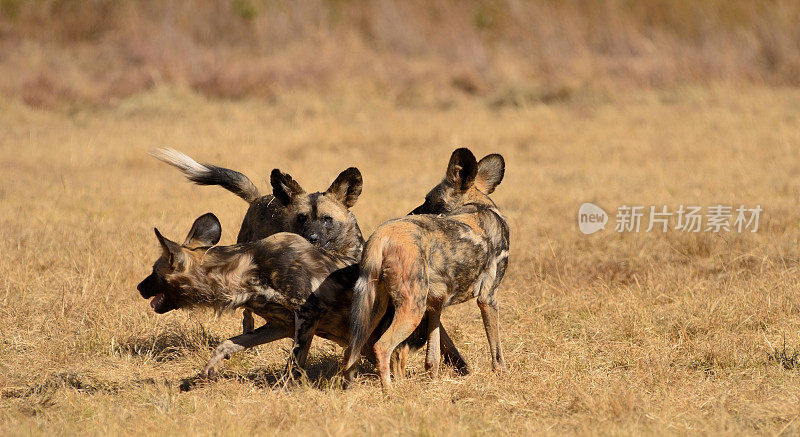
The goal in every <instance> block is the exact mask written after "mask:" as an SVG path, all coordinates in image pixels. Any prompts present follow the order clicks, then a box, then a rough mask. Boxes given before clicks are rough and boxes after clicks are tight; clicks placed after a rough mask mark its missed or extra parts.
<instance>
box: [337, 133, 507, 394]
mask: <svg viewBox="0 0 800 437" xmlns="http://www.w3.org/2000/svg"><path fill="white" fill-rule="evenodd" d="M504 173H505V162H504V160H503V157H502V156H500V155H497V154H492V155H488V156H486V157H484V158H483V159H481V160H480V162H478V161H477V160H476V159H475V156H474V155H473V154H472V152H470V151H469V150H468V149H464V148H461V149H457V150H456V151H454V152H453V154H452V156H451V157H450V162H449V164H448V166H447V172H446V174H445V177H444V180H443V181H442V182H441V183H440V184H439V185H437V186H436V187H434V188H433V189H432V190H431V191H430V192H429V193H428V195H427V196H426V197H425V203H423V204H422V205H420V206H419V207H417V208H416V209H415V210H414V211H413V212H412V214H420V215H411V216H406V217H403V218H399V219H396V220H391V221H389V222H386V223H384V224H382V225H381V226H379V227H378V228H377V229H376V230H375V232H374V233H373V234H372V236H370V238H369V239H368V240H367V243H366V246H365V247H364V252H363V255H362V259H361V263H360V266H361V272H360V274H359V277H358V281H357V282H356V285H355V287H354V291H353V307H352V310H351V312H350V330H351V331H350V345H349V347H348V349H347V351H346V353H345V359H344V371H345V377H346V378H347V380H348V381H351V380H352V377H353V372H354V366H355V364H356V363H357V361H358V358H359V356H360V353H361V350H362V348H363V347H364V345H365V344H366V343H367V340H368V339H369V337H370V335H371V334H372V333H373V331H374V330H375V328H376V327H377V326H378V324H379V322H380V320H381V318H382V317H384V314H385V313H386V312H387V308H389V307H390V306H391V308H392V309H393V310H394V311H393V312H394V316H393V318H392V321H391V324H390V325H389V327H388V328H386V330H385V331H384V332H383V333H382V334H380V338H379V339H378V340H377V342H375V344H374V353H375V360H376V361H377V369H378V373H379V374H380V378H381V383H382V385H383V387H384V389H386V390H388V389H390V388H391V376H390V358H391V356H392V352H393V351H394V349H395V348H396V347H397V346H398V345H399V344H400V343H401V342H402V341H403V339H405V338H406V337H408V336H409V334H411V333H412V332H413V331H414V330H415V329H416V328H417V327H418V326H419V325H420V323H421V322H422V321H423V318H426V321H425V329H426V331H427V338H428V349H427V355H426V358H425V367H426V369H427V370H428V371H429V372H430V374H431V376H433V377H434V378H435V377H437V376H438V373H439V364H440V357H439V354H440V350H439V345H440V337H441V332H440V331H441V330H440V328H439V326H440V323H439V322H440V316H441V312H442V310H443V309H444V307H446V306H449V305H454V304H458V303H462V302H465V301H467V300H470V299H475V298H477V302H478V307H479V308H480V311H481V316H482V318H483V325H484V328H485V330H486V336H487V338H488V340H489V350H490V353H491V358H492V369H494V370H500V369H503V368H504V366H505V362H504V359H503V351H502V348H501V346H500V322H499V315H498V305H497V288H498V286H499V285H500V281H501V280H502V279H503V276H504V275H505V272H506V267H507V265H508V251H509V229H508V224H507V222H506V220H505V218H504V217H503V216H502V214H500V211H499V210H498V208H497V205H495V203H494V202H493V201H492V200H491V199H490V198H489V196H488V195H489V194H491V193H492V192H494V189H495V187H497V185H498V184H500V182H501V181H502V179H503V175H504Z"/></svg>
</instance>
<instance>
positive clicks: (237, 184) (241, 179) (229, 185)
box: [150, 147, 261, 203]
mask: <svg viewBox="0 0 800 437" xmlns="http://www.w3.org/2000/svg"><path fill="white" fill-rule="evenodd" d="M150 155H152V156H153V157H155V158H156V159H158V160H159V161H162V162H166V163H167V164H169V165H171V166H173V167H175V168H177V169H178V170H180V171H182V172H183V174H184V175H186V177H187V178H188V179H189V180H190V181H192V182H194V183H196V184H198V185H219V186H221V187H223V188H225V189H226V190H228V191H230V192H232V193H233V194H236V195H237V196H239V197H241V198H242V199H244V200H245V201H246V202H247V203H252V202H253V201H254V200H256V199H258V198H259V197H261V195H260V194H259V192H258V188H256V186H255V185H253V183H252V182H250V179H248V178H247V176H245V175H243V174H241V173H239V172H238V171H235V170H230V169H227V168H222V167H217V166H215V165H211V164H200V163H199V162H197V161H195V160H194V159H192V158H190V157H189V156H188V155H186V154H185V153H183V152H179V151H177V150H175V149H171V148H169V147H163V148H159V149H153V150H151V151H150Z"/></svg>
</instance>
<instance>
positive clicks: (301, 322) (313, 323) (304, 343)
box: [287, 294, 325, 372]
mask: <svg viewBox="0 0 800 437" xmlns="http://www.w3.org/2000/svg"><path fill="white" fill-rule="evenodd" d="M324 313H325V310H324V309H323V304H322V301H320V300H319V299H318V298H317V297H316V296H315V295H313V294H312V295H311V296H310V297H309V298H308V300H306V302H305V303H304V304H303V306H302V307H300V308H299V309H298V310H297V311H295V312H294V344H293V345H292V356H291V357H290V358H289V363H288V364H287V371H292V372H294V371H300V370H302V369H303V368H304V367H305V365H306V359H307V358H308V351H309V350H310V349H311V341H312V340H313V339H314V334H315V333H316V332H317V326H319V321H320V319H321V318H322V316H323V315H324Z"/></svg>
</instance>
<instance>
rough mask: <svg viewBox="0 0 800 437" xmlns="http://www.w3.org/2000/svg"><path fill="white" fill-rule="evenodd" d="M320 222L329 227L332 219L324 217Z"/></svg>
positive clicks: (327, 216)
mask: <svg viewBox="0 0 800 437" xmlns="http://www.w3.org/2000/svg"><path fill="white" fill-rule="evenodd" d="M322 221H324V222H325V224H326V225H329V224H331V222H333V217H331V216H329V215H326V216H325V217H322Z"/></svg>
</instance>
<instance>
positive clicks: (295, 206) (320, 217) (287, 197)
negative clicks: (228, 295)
mask: <svg viewBox="0 0 800 437" xmlns="http://www.w3.org/2000/svg"><path fill="white" fill-rule="evenodd" d="M151 154H152V155H153V156H154V157H156V158H157V159H159V160H161V161H163V162H165V163H167V164H170V165H172V166H174V167H176V168H178V169H179V170H181V171H182V172H183V173H184V175H186V177H187V178H188V179H189V180H191V181H193V182H195V183H197V184H199V185H219V186H222V187H223V188H226V189H227V190H229V191H231V192H233V193H234V194H236V195H237V196H239V197H241V198H242V199H244V200H245V201H247V202H248V203H250V207H249V208H248V210H247V214H246V215H245V217H244V220H243V221H242V226H241V228H240V230H239V235H238V237H237V239H236V242H237V243H245V242H248V241H256V240H259V239H261V238H264V237H267V236H270V235H273V234H275V233H277V232H283V231H286V232H293V233H296V234H299V235H301V236H303V237H305V238H306V239H307V240H309V241H310V242H311V243H313V244H314V245H315V246H317V247H320V248H322V249H324V250H325V251H328V252H330V253H331V254H332V255H335V256H338V257H340V258H341V259H347V260H351V259H352V260H353V263H355V262H357V261H358V260H359V259H360V258H361V250H362V248H363V246H364V238H363V236H362V235H361V229H360V228H359V227H358V222H357V221H356V218H355V216H354V215H353V213H352V212H351V211H350V210H349V209H348V208H351V207H352V206H353V205H355V203H356V201H357V200H358V197H359V196H360V194H361V188H362V185H363V180H362V177H361V172H360V171H359V170H358V169H357V168H355V167H351V168H348V169H346V170H344V171H343V172H341V173H340V174H339V176H338V177H337V178H336V180H334V181H333V183H331V185H330V187H329V188H328V189H327V190H326V191H325V192H324V193H321V192H316V193H311V194H308V193H306V192H305V190H303V188H302V187H301V186H300V184H298V183H297V182H296V181H295V180H294V179H292V177H291V176H290V175H288V174H286V173H283V172H281V171H280V170H278V169H275V170H272V173H271V175H270V183H271V185H272V189H273V194H272V195H269V194H268V195H264V196H261V195H260V194H259V192H258V189H257V188H256V187H255V185H253V183H252V182H250V179H248V178H247V176H245V175H243V174H242V173H239V172H237V171H234V170H230V169H227V168H223V167H218V166H215V165H211V164H200V163H198V162H197V161H195V160H194V159H192V158H190V157H189V156H187V155H185V154H183V153H181V152H179V151H177V150H174V149H169V148H163V149H155V150H153V151H152V152H151ZM351 296H352V290H349V289H348V290H347V293H346V296H345V298H346V299H345V300H343V301H342V302H339V303H338V304H340V306H341V308H339V309H338V310H337V311H338V312H337V313H336V314H342V315H343V317H342V318H341V319H340V320H338V321H330V322H329V323H328V325H333V324H334V323H340V325H341V326H339V327H338V328H335V329H334V328H331V329H330V330H335V331H337V332H340V334H341V335H339V334H337V336H335V338H336V339H334V338H331V336H332V335H333V334H329V336H328V337H325V336H324V335H323V338H328V339H331V340H333V341H335V342H337V343H339V344H340V345H342V346H346V345H347V341H348V339H349V328H348V326H349V318H348V315H349V312H350V302H351V300H350V299H351ZM337 308H338V307H337ZM267 316H268V317H271V315H270V314H267ZM390 318H391V314H387V317H386V319H387V320H388V319H390ZM266 320H267V322H268V323H270V322H271V323H273V324H275V322H274V321H273V320H271V319H269V318H267V319H266ZM242 325H243V333H244V334H247V333H248V332H251V331H253V317H252V313H251V311H250V310H249V309H247V307H245V310H244V317H243V321H242ZM383 325H388V321H385V322H384V323H383V324H382V325H381V326H383ZM275 326H280V325H275ZM330 330H329V331H330ZM326 332H327V331H326ZM240 337H242V338H241V339H239V337H235V338H233V339H231V340H232V341H234V342H235V341H240V340H241V341H243V342H245V343H243V344H249V343H248V342H251V341H252V339H251V337H248V336H246V335H244V336H240ZM285 337H291V333H289V334H286V335H284V336H283V337H278V338H285ZM425 337H426V335H425V333H424V332H422V331H420V332H415V333H414V335H413V336H412V337H411V338H409V339H408V341H407V342H406V343H404V344H406V345H408V347H406V348H403V349H401V350H400V351H398V352H399V353H398V354H397V355H396V356H395V357H394V359H393V362H394V363H395V364H396V365H397V366H396V368H395V370H396V372H395V374H398V375H400V376H402V372H401V371H400V370H401V369H402V368H404V367H405V365H404V362H405V357H406V356H407V355H408V352H409V348H411V349H414V350H416V349H419V348H420V347H422V345H423V344H424V342H425ZM337 339H338V340H337ZM267 341H271V340H267ZM259 344H261V343H259ZM246 347H252V346H246ZM442 355H443V356H444V358H445V361H446V362H448V363H450V364H451V365H453V366H454V367H455V368H456V370H457V371H458V372H460V373H468V372H469V367H468V365H467V363H466V361H465V360H464V358H463V357H462V356H461V354H460V353H459V352H458V349H457V348H456V346H455V344H454V343H453V342H452V340H451V339H450V338H449V337H448V336H447V333H446V332H445V331H444V328H442Z"/></svg>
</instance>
